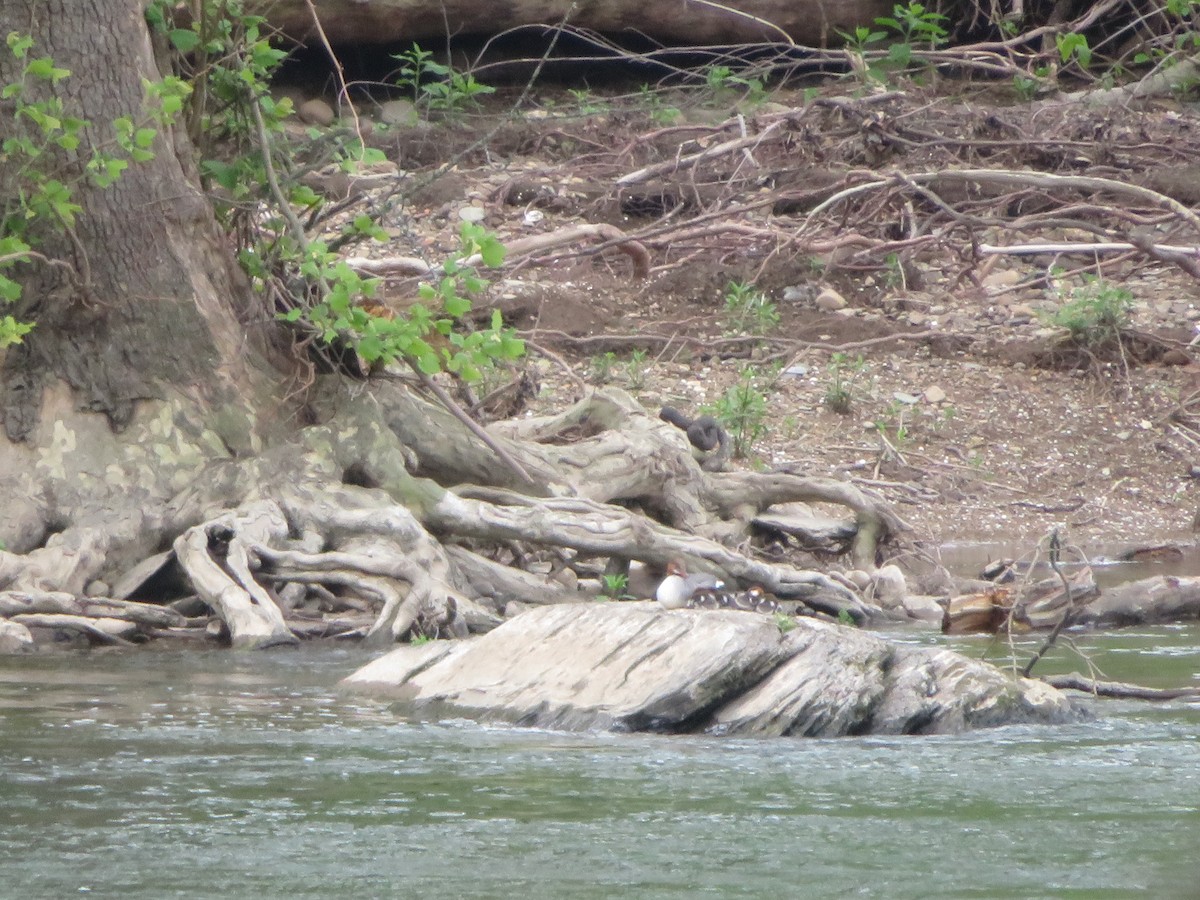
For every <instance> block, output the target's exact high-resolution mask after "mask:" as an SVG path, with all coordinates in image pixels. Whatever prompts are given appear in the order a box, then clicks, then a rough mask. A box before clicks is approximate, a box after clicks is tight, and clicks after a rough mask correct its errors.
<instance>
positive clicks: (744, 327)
mask: <svg viewBox="0 0 1200 900" xmlns="http://www.w3.org/2000/svg"><path fill="white" fill-rule="evenodd" d="M778 327H779V309H778V308H777V307H776V306H775V304H774V303H772V302H771V300H770V299H769V298H768V297H767V295H766V294H764V293H763V292H762V291H760V290H758V289H757V288H755V287H754V286H753V285H751V284H747V283H745V282H743V281H731V282H730V283H729V286H728V287H726V288H725V330H726V333H728V334H747V333H749V334H768V333H770V332H772V331H774V330H775V329H776V328H778Z"/></svg>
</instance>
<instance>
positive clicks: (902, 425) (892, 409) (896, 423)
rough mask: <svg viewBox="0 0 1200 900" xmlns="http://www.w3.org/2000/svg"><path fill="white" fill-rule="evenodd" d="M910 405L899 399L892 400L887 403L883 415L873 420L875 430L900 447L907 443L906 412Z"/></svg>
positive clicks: (907, 412)
mask: <svg viewBox="0 0 1200 900" xmlns="http://www.w3.org/2000/svg"><path fill="white" fill-rule="evenodd" d="M909 411H910V407H909V406H908V404H906V403H901V402H900V401H899V400H894V401H892V402H891V403H889V404H888V406H887V409H886V410H884V412H883V415H882V416H880V417H879V418H878V419H876V420H875V422H874V425H875V430H876V431H878V432H879V433H880V434H881V435H883V436H884V437H889V432H890V440H891V441H892V443H894V444H895V445H896V446H897V447H902V446H904V445H905V444H906V443H908V439H909V428H908V414H909Z"/></svg>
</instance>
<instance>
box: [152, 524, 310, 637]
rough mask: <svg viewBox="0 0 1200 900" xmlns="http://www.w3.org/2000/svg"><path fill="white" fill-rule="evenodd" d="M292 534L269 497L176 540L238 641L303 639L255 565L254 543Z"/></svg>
mask: <svg viewBox="0 0 1200 900" xmlns="http://www.w3.org/2000/svg"><path fill="white" fill-rule="evenodd" d="M286 535H287V522H286V521H284V518H283V513H282V512H281V511H280V509H279V507H278V505H277V504H275V503H273V502H270V501H265V502H260V503H255V504H250V505H248V506H247V507H246V508H245V509H243V510H242V511H240V512H239V513H237V514H227V515H224V516H221V517H218V518H217V519H214V520H213V521H211V522H208V523H206V524H205V525H197V526H195V527H193V528H189V529H188V530H187V531H185V532H184V533H183V534H182V535H180V536H179V537H178V538H177V539H176V540H175V555H176V556H177V557H178V559H179V563H180V565H182V566H183V568H184V571H186V572H187V573H188V577H189V578H191V580H192V584H193V585H195V587H196V592H197V593H198V594H199V595H200V596H201V597H202V598H203V599H204V601H205V602H206V603H207V604H208V605H209V606H211V607H212V608H213V609H215V610H216V611H217V613H218V615H220V617H221V618H222V619H223V620H224V621H225V623H226V625H228V627H229V632H230V638H231V640H232V641H233V644H234V646H236V647H246V648H263V647H273V646H277V645H279V644H295V643H297V639H296V636H295V635H294V634H292V633H291V631H290V630H289V629H288V627H287V623H286V622H285V621H284V619H283V613H282V612H281V611H280V609H279V607H278V606H277V605H276V603H275V601H274V600H273V599H272V598H271V596H270V594H268V593H267V591H266V590H265V589H264V588H263V586H262V585H261V584H259V583H258V581H256V580H255V578H254V575H253V574H252V573H251V571H250V559H249V550H250V547H251V545H254V544H268V543H270V541H271V539H272V538H282V537H286ZM214 545H219V546H214ZM219 558H220V560H221V561H218V559H219ZM222 563H223V564H222Z"/></svg>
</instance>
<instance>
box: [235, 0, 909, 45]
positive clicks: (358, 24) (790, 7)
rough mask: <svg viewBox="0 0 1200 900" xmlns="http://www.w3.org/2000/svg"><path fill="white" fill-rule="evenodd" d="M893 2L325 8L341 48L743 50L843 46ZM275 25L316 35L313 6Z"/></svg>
mask: <svg viewBox="0 0 1200 900" xmlns="http://www.w3.org/2000/svg"><path fill="white" fill-rule="evenodd" d="M893 5H894V4H893V3H892V2H890V0H887V2H885V0H849V2H844V3H838V2H834V0H734V2H725V3H709V2H698V0H677V2H673V3H642V2H636V0H604V2H601V3H586V4H580V3H572V2H570V0H509V2H507V3H505V4H504V5H503V7H502V8H499V9H498V8H497V7H496V6H495V5H494V4H491V3H481V2H479V0H442V2H439V3H431V2H429V0H371V2H369V3H364V2H363V0H326V2H323V3H321V4H319V6H318V7H317V10H318V14H319V15H320V19H321V27H322V28H323V29H324V31H325V33H326V34H327V35H328V37H329V40H331V41H333V42H334V43H360V44H374V43H385V42H388V41H419V40H429V39H431V38H437V39H442V40H444V39H445V36H446V35H447V34H455V35H457V34H472V33H483V34H491V33H494V32H496V31H497V30H498V29H500V28H517V27H519V26H522V25H548V26H554V25H557V24H559V23H561V22H566V23H567V24H569V25H571V26H573V27H575V28H584V29H589V30H592V31H598V32H604V33H607V34H613V35H617V36H618V37H619V36H620V35H622V34H625V35H627V36H629V37H634V36H636V35H645V36H647V37H650V38H654V39H656V40H660V41H666V42H675V43H686V44H740V43H747V42H751V41H773V42H787V41H789V40H790V41H793V42H795V43H799V44H806V45H808V46H813V47H824V46H828V45H829V44H830V43H831V42H835V41H837V32H838V31H849V32H853V31H854V28H855V26H856V25H869V24H870V23H871V22H873V21H874V20H875V18H876V17H878V16H886V15H890V14H891V12H892V6H893ZM258 7H259V8H260V10H261V12H262V14H263V15H265V16H267V17H268V19H269V21H270V22H271V24H272V25H275V26H276V27H278V28H281V29H283V30H284V31H285V32H286V33H287V34H288V35H290V36H292V37H295V38H297V39H300V40H307V39H309V38H310V37H314V36H315V28H314V25H313V20H312V13H311V10H310V7H309V4H308V3H307V2H306V0H270V2H261V3H259V4H258Z"/></svg>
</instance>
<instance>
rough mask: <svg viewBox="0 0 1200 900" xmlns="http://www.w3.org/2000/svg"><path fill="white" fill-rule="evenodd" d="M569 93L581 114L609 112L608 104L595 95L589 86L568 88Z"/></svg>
mask: <svg viewBox="0 0 1200 900" xmlns="http://www.w3.org/2000/svg"><path fill="white" fill-rule="evenodd" d="M567 93H568V94H570V95H571V99H572V100H574V101H575V105H576V106H577V107H578V111H579V114H580V115H582V116H594V115H599V114H600V113H605V112H608V104H607V103H605V102H604V101H603V100H599V99H597V98H596V97H595V96H593V94H592V92H591V91H590V90H588V89H587V88H567Z"/></svg>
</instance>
